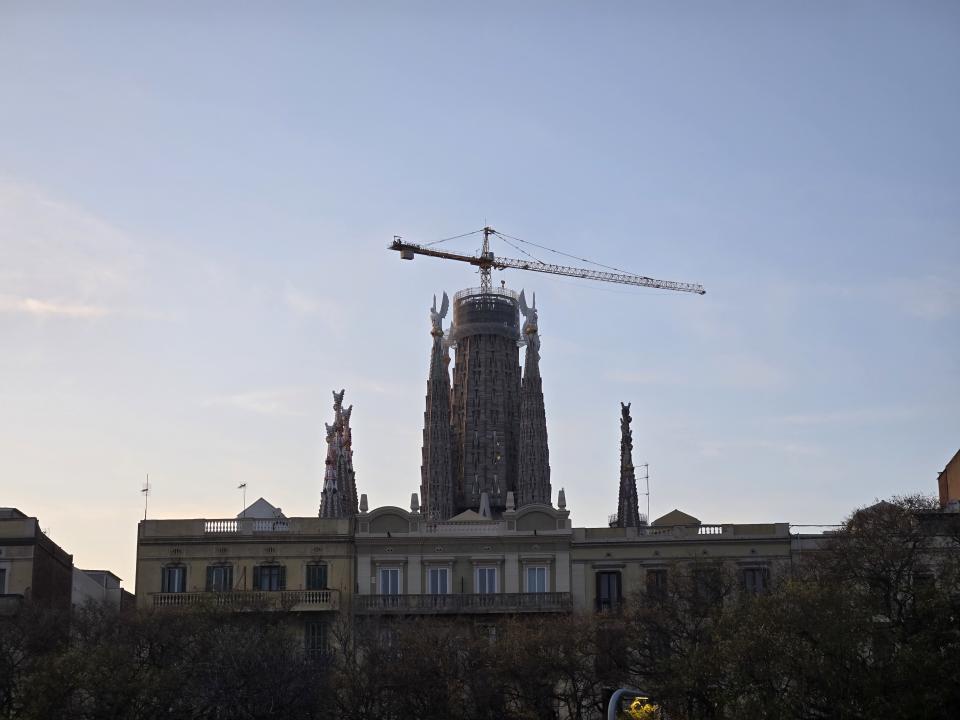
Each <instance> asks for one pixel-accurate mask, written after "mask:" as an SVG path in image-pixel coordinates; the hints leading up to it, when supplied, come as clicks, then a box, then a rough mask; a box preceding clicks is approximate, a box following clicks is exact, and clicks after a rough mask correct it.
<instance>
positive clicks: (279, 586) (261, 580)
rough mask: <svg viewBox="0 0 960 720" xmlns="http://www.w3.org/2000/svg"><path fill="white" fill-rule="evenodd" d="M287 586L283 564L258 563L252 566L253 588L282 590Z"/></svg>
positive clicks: (285, 570)
mask: <svg viewBox="0 0 960 720" xmlns="http://www.w3.org/2000/svg"><path fill="white" fill-rule="evenodd" d="M286 587H287V568H286V567H285V566H283V565H258V566H257V567H255V568H253V589H254V590H271V591H273V590H284V589H286Z"/></svg>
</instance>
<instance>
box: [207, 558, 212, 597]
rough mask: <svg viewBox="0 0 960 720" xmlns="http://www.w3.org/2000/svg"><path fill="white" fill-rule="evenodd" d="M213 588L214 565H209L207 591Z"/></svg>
mask: <svg viewBox="0 0 960 720" xmlns="http://www.w3.org/2000/svg"><path fill="white" fill-rule="evenodd" d="M212 590H213V566H212V565H207V592H211V591H212Z"/></svg>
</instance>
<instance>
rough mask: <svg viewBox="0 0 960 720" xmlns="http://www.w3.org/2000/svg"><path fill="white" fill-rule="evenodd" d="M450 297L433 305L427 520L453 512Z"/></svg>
mask: <svg viewBox="0 0 960 720" xmlns="http://www.w3.org/2000/svg"><path fill="white" fill-rule="evenodd" d="M449 305H450V301H449V299H448V298H447V294H446V293H444V294H443V300H442V302H441V303H440V310H439V311H438V310H437V296H436V295H434V296H433V307H432V308H431V309H430V321H431V329H430V335H431V336H432V337H433V347H432V349H431V351H430V375H429V377H428V378H427V407H426V410H424V413H423V464H422V465H421V466H420V501H421V503H420V504H421V507H422V508H423V513H424V515H426V517H427V519H428V520H446V519H447V518H449V517H451V516H452V515H453V473H452V470H451V464H452V453H453V448H452V446H451V444H450V374H449V370H448V369H447V365H448V364H449V363H450V353H449V350H448V348H447V345H446V339H445V338H444V337H443V318H444V317H446V315H447V309H448V307H449Z"/></svg>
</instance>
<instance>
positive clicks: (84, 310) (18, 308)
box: [0, 297, 109, 318]
mask: <svg viewBox="0 0 960 720" xmlns="http://www.w3.org/2000/svg"><path fill="white" fill-rule="evenodd" d="M0 312H2V313H7V314H19V315H33V316H36V317H65V318H95V317H102V316H104V315H106V314H108V313H109V310H107V308H104V307H100V306H97V305H86V304H82V303H69V302H55V301H50V300H38V299H37V298H30V297H28V298H17V297H0Z"/></svg>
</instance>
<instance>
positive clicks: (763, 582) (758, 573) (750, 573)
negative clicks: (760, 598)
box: [743, 568, 769, 595]
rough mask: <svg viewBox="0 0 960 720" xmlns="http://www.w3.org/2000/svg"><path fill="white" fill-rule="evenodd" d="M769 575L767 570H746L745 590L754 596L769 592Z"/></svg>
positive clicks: (744, 575)
mask: <svg viewBox="0 0 960 720" xmlns="http://www.w3.org/2000/svg"><path fill="white" fill-rule="evenodd" d="M768 578H769V573H768V572H767V569H766V568H746V569H744V571H743V589H744V590H746V591H747V592H748V593H751V594H753V595H762V594H763V593H765V592H766V591H767V586H768V584H769V583H768Z"/></svg>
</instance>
